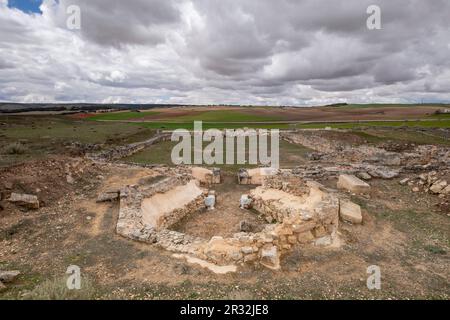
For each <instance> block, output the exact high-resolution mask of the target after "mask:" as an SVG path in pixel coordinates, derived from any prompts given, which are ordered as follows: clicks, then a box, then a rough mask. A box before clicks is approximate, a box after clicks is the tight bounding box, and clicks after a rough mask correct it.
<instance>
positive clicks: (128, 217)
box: [117, 169, 339, 270]
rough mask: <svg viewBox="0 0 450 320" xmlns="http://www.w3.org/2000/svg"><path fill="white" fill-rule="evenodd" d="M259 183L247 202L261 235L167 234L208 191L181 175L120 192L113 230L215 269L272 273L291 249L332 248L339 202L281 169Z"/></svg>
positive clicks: (199, 207) (199, 205)
mask: <svg viewBox="0 0 450 320" xmlns="http://www.w3.org/2000/svg"><path fill="white" fill-rule="evenodd" d="M258 170H259V169H258ZM258 179H260V180H259V182H260V183H261V186H259V187H257V188H255V189H253V190H252V191H251V192H250V194H249V195H248V200H249V201H251V204H252V206H253V209H254V210H256V211H259V212H260V213H261V214H263V215H264V216H265V218H266V220H267V222H268V224H266V225H265V226H264V228H263V229H262V231H261V232H257V233H251V232H240V233H236V234H234V235H233V237H230V238H223V237H212V238H211V239H202V238H197V237H193V236H190V235H187V234H184V233H180V232H176V231H172V230H169V228H170V227H171V226H173V225H174V224H175V223H176V222H178V221H179V220H180V219H181V218H183V217H185V216H187V215H189V214H190V213H193V212H196V211H197V210H203V209H205V198H206V197H207V196H208V192H207V190H202V189H200V187H199V182H198V181H197V180H195V179H194V178H193V175H189V174H186V173H184V174H180V175H175V176H173V177H166V178H163V179H161V180H160V181H159V182H157V183H154V184H152V185H147V186H146V185H138V186H129V187H126V188H123V189H122V190H121V191H120V212H119V221H118V223H117V232H118V233H119V234H121V235H123V236H125V237H128V238H130V239H133V240H138V241H143V242H148V243H155V244H157V245H158V246H160V247H162V248H164V249H166V250H169V251H171V252H176V253H184V254H188V255H191V256H193V257H195V258H198V259H202V260H206V261H209V262H212V263H214V264H216V265H222V266H223V265H230V264H246V263H250V264H261V265H263V266H265V267H267V268H271V269H274V270H276V269H279V268H280V258H281V257H282V256H283V254H285V253H287V252H289V251H290V250H291V249H292V248H293V247H294V246H297V245H308V244H312V245H330V244H332V242H333V240H334V239H335V237H336V230H337V226H338V222H339V201H338V199H337V197H336V196H335V194H334V193H331V192H327V190H325V189H324V188H321V185H320V184H317V183H312V182H305V181H303V180H300V179H299V178H298V177H294V176H290V180H289V179H287V177H286V176H283V173H282V171H280V172H278V173H277V174H276V175H269V176H266V175H263V176H260V177H259V178H258ZM253 182H254V181H253ZM181 194H183V196H181ZM177 195H178V196H177ZM164 201H168V202H170V203H166V202H164ZM236 205H239V203H238V202H237V203H236ZM218 219H220V217H218Z"/></svg>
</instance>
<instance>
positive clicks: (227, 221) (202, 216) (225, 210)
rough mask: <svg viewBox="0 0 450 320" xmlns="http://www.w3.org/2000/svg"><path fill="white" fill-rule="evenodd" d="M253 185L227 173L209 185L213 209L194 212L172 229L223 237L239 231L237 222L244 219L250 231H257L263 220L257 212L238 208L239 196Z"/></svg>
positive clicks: (192, 233) (195, 234) (205, 237)
mask: <svg viewBox="0 0 450 320" xmlns="http://www.w3.org/2000/svg"><path fill="white" fill-rule="evenodd" d="M252 188H254V186H250V185H239V184H237V176H236V175H231V174H230V173H227V175H225V176H224V177H223V180H222V183H221V184H219V185H215V186H213V188H212V190H214V191H216V194H217V203H216V206H215V210H206V211H201V212H196V213H194V214H192V215H190V216H188V217H186V218H185V219H183V220H182V221H180V222H179V223H178V224H177V225H176V226H174V227H173V228H172V229H174V230H176V231H180V232H183V233H187V234H190V235H193V236H197V237H201V238H204V239H209V238H211V237H213V236H221V237H224V238H225V237H232V236H233V234H234V233H237V232H240V231H241V230H240V222H241V221H246V222H247V223H249V224H250V225H251V226H252V232H258V231H260V230H261V229H262V226H263V224H264V223H266V222H265V220H264V219H263V218H262V217H261V216H259V215H258V214H257V213H256V212H252V211H248V210H242V209H240V208H239V200H240V198H241V195H243V194H248V192H249V191H250V190H251V189H252Z"/></svg>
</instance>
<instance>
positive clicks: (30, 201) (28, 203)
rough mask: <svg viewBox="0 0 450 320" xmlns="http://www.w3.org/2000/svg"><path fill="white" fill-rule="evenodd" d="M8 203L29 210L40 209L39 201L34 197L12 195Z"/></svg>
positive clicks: (18, 194)
mask: <svg viewBox="0 0 450 320" xmlns="http://www.w3.org/2000/svg"><path fill="white" fill-rule="evenodd" d="M8 201H9V202H12V203H15V204H17V205H19V206H23V207H26V208H28V209H39V200H38V198H37V197H36V196H34V195H30V194H20V193H11V197H10V198H9V199H8Z"/></svg>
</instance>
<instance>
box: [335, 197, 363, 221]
mask: <svg viewBox="0 0 450 320" xmlns="http://www.w3.org/2000/svg"><path fill="white" fill-rule="evenodd" d="M339 215H340V217H341V219H342V220H344V221H347V222H350V223H354V224H360V223H362V214H361V207H360V206H359V205H357V204H355V203H353V202H351V201H346V200H341V201H340V208H339Z"/></svg>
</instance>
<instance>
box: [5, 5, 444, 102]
mask: <svg viewBox="0 0 450 320" xmlns="http://www.w3.org/2000/svg"><path fill="white" fill-rule="evenodd" d="M71 5H78V6H79V8H80V12H81V25H80V29H79V30H70V29H69V28H68V27H67V21H68V19H69V21H72V22H73V21H74V20H70V19H71V18H73V16H71V14H68V13H67V8H68V7H69V6H71ZM369 5H378V6H379V7H380V9H381V27H382V28H381V30H369V29H368V28H367V25H366V21H367V18H368V17H369V14H367V12H366V11H367V8H368V6H369ZM449 57H450V1H449V0H432V1H427V0H396V1H392V0H341V1H338V0H327V1H326V0H277V1H275V0H239V1H236V0H192V1H189V0H127V1H125V0H59V1H56V0H43V1H42V0H0V101H13V102H105V103H114V102H116V103H189V104H215V103H216V104H218V103H226V104H257V105H317V104H327V103H337V102H349V103H351V102H358V103H367V102H421V101H424V102H449V101H450V58H449Z"/></svg>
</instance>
